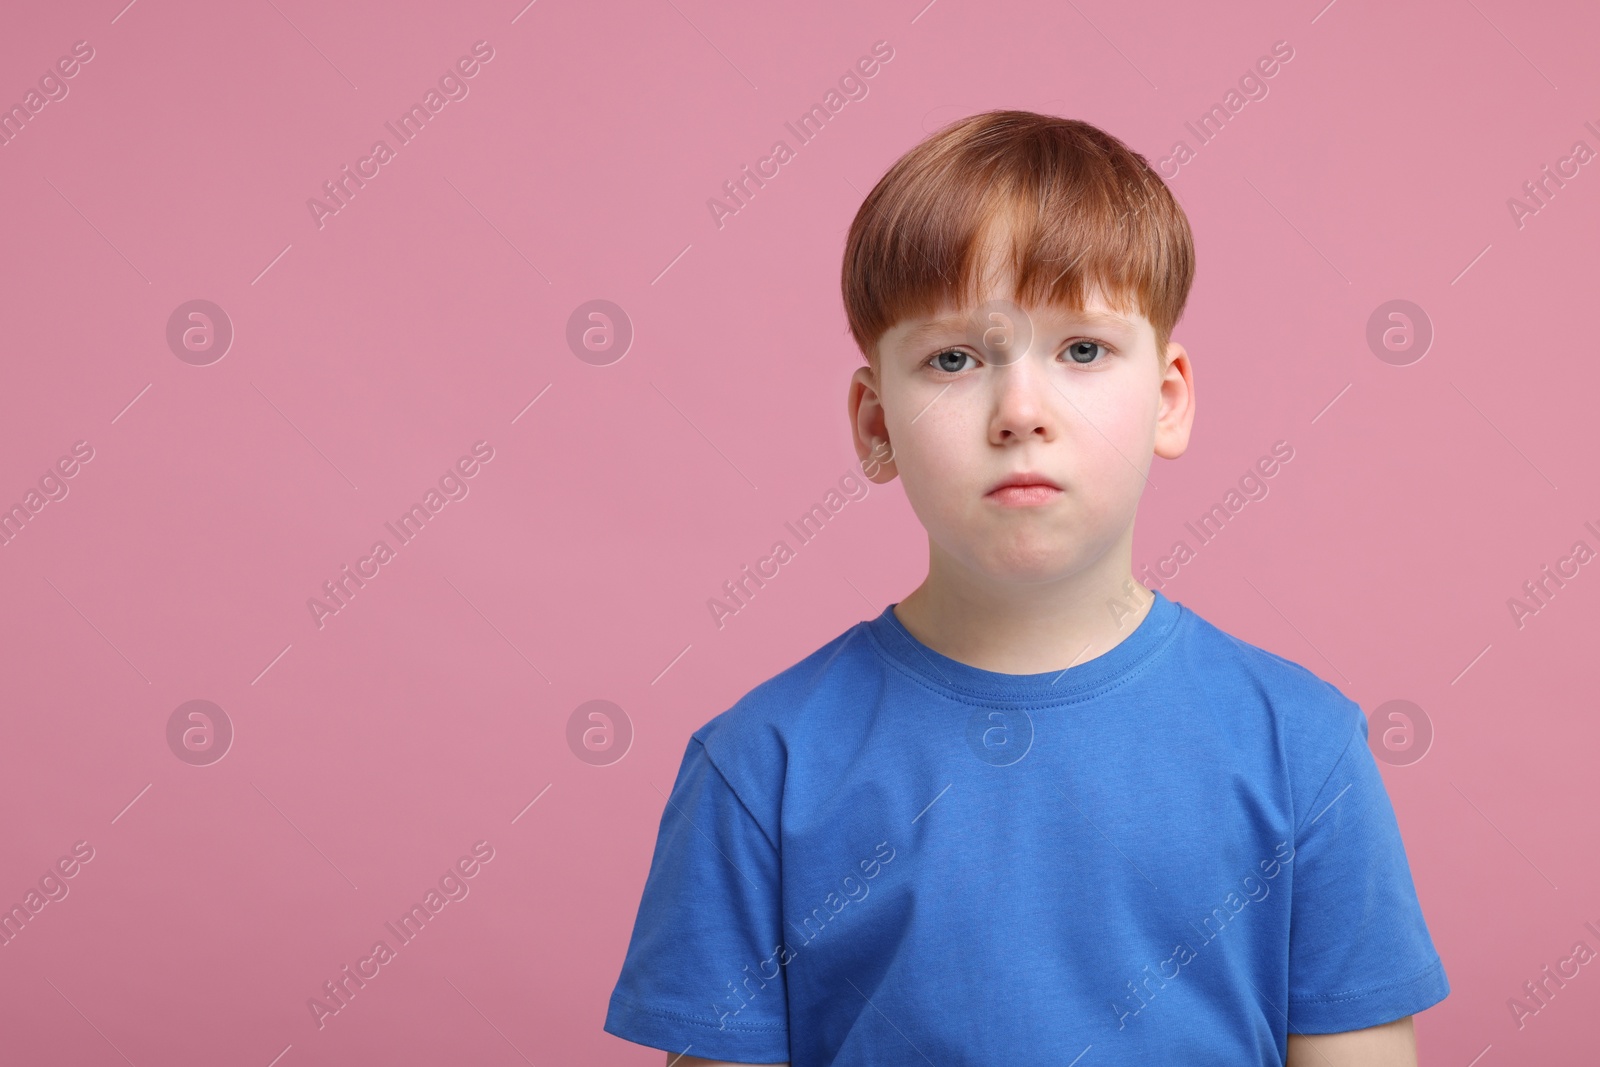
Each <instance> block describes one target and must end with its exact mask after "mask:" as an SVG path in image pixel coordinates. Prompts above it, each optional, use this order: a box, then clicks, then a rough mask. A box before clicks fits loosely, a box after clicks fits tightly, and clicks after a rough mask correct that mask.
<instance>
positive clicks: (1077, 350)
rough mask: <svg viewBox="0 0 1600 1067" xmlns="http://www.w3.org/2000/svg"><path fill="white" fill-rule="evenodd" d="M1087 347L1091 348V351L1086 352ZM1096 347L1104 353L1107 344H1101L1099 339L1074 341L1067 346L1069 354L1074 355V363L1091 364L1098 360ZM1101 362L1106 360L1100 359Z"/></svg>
mask: <svg viewBox="0 0 1600 1067" xmlns="http://www.w3.org/2000/svg"><path fill="white" fill-rule="evenodd" d="M1086 348H1087V349H1089V351H1087V352H1085V351H1084V349H1086ZM1094 349H1099V350H1100V352H1101V353H1102V354H1103V353H1104V352H1105V349H1106V346H1105V345H1103V344H1101V343H1100V342H1099V341H1074V342H1072V343H1071V344H1070V345H1068V346H1067V354H1068V355H1070V356H1071V357H1072V360H1073V362H1074V363H1078V364H1080V365H1083V364H1089V363H1094V362H1096V360H1095V358H1094V357H1095V353H1094ZM1099 362H1104V360H1100V361H1099Z"/></svg>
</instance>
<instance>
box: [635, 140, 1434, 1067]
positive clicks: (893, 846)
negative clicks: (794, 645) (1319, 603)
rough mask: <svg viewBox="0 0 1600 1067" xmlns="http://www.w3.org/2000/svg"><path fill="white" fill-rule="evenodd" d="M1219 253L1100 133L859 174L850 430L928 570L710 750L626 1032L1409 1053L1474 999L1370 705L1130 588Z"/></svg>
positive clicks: (741, 1042) (952, 1045) (1336, 1061)
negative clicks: (1201, 253)
mask: <svg viewBox="0 0 1600 1067" xmlns="http://www.w3.org/2000/svg"><path fill="white" fill-rule="evenodd" d="M1193 274H1194V254H1193V244H1192V238H1191V235H1190V231H1189V226H1188V222H1187V220H1186V218H1185V216H1184V214H1183V211H1182V209H1181V208H1179V206H1178V205H1177V203H1176V201H1175V200H1174V199H1173V198H1172V196H1171V194H1170V192H1169V191H1168V190H1167V188H1166V187H1165V186H1164V185H1163V184H1162V182H1161V180H1160V178H1158V177H1157V176H1156V174H1155V173H1154V172H1153V171H1152V170H1151V169H1150V167H1149V166H1148V164H1147V163H1146V162H1145V160H1144V159H1143V158H1142V157H1141V156H1139V155H1137V154H1135V153H1134V152H1132V151H1130V150H1129V149H1128V148H1127V147H1126V146H1125V145H1124V144H1122V142H1120V141H1118V140H1117V139H1115V138H1113V137H1111V136H1109V135H1108V134H1106V133H1104V132H1102V131H1100V130H1098V129H1096V128H1095V127H1093V126H1090V125H1088V124H1086V123H1082V122H1075V121H1070V120H1066V119H1059V118H1053V117H1049V116H1043V115H1036V114H1032V113H1029V112H1021V111H999V112H989V113H986V114H981V115H975V116H972V117H970V118H968V119H965V120H962V121H960V122H957V123H955V124H953V125H951V126H949V127H947V128H945V129H944V130H941V131H940V132H938V133H937V134H935V135H934V136H932V137H931V138H929V139H928V140H926V141H924V142H923V143H922V144H919V145H918V146H916V147H915V148H914V149H912V151H911V152H909V153H908V154H907V155H906V156H904V157H903V158H902V159H901V160H900V161H898V162H897V163H896V164H895V165H894V167H893V168H891V169H890V171H889V173H888V174H887V175H885V176H884V178H883V180H882V181H880V182H879V183H878V185H877V186H876V187H875V188H874V189H873V191H872V193H871V195H870V196H868V198H867V200H866V202H865V203H864V204H863V205H862V206H861V209H860V212H859V213H858V214H857V216H856V218H855V222H854V224H853V225H852V227H851V229H850V233H849V237H848V240H847V244H846V250H845V259H844V271H843V288H844V302H845V308H846V312H847V315H848V318H849V322H850V327H851V330H852V332H853V334H854V337H855V339H856V342H857V344H858V345H859V346H860V347H861V350H862V352H863V354H864V355H865V356H866V358H867V363H868V365H867V366H866V367H862V368H860V369H858V370H856V372H855V374H854V377H852V379H851V381H850V391H849V413H850V421H851V425H852V429H853V432H854V437H855V446H856V451H857V454H858V455H859V456H860V457H861V458H862V459H863V460H867V459H868V457H869V456H870V457H873V459H872V463H871V467H870V473H869V474H868V477H870V478H871V479H872V480H873V481H874V482H879V483H882V482H887V481H889V480H891V479H893V478H896V477H898V478H900V479H901V481H902V482H903V484H904V486H905V492H906V496H907V498H908V500H909V501H910V503H911V506H912V508H913V510H914V511H915V512H916V514H917V517H918V518H919V519H920V520H921V522H922V524H923V525H924V526H925V527H926V528H927V531H928V576H927V578H926V580H924V581H923V583H922V584H921V585H920V586H919V587H918V588H917V589H915V590H914V591H913V592H911V593H910V594H909V595H907V596H906V597H905V598H904V599H903V600H901V601H899V602H898V603H896V604H891V605H890V606H889V607H888V608H886V609H884V611H883V613H882V614H880V615H879V616H878V617H877V618H875V619H872V620H871V621H867V622H862V623H859V624H857V625H855V626H852V627H851V628H850V629H848V630H846V631H845V632H844V633H842V634H840V635H839V636H838V637H836V638H834V639H833V640H832V641H830V642H828V644H826V645H824V646H823V647H822V648H821V649H819V650H817V651H816V652H815V653H813V654H812V655H810V656H808V657H806V658H805V659H803V660H801V661H800V662H799V663H797V664H795V665H794V666H792V667H790V668H788V669H786V670H784V671H783V672H781V673H780V674H778V675H777V676H776V677H774V678H772V679H771V680H769V681H767V682H765V683H763V684H761V685H760V686H757V687H756V688H755V689H754V690H752V691H751V692H750V693H748V694H746V695H745V696H744V697H743V698H742V699H740V700H739V701H738V703H736V704H735V705H734V706H733V707H732V708H730V709H729V710H727V711H725V712H723V713H722V714H720V715H718V716H716V717H715V718H714V719H712V720H711V721H710V722H708V723H707V724H706V725H704V726H703V727H701V728H700V729H699V730H697V731H696V732H695V733H694V734H693V735H692V736H691V738H690V739H689V743H688V748H687V751H686V752H685V754H684V757H683V761H682V764H681V767H680V769H679V772H678V777H677V780H676V782H675V783H674V785H673V788H672V794H671V796H670V798H669V800H668V803H667V806H666V810H665V811H664V813H663V815H662V819H661V827H660V832H659V836H658V838H657V841H656V846H655V853H654V857H653V859H652V862H651V867H650V874H649V877H648V879H647V881H646V883H645V887H644V893H643V900H642V902H641V904H640V909H639V915H638V919H637V922H636V924H635V926H634V930H633V937H632V940H631V942H630V944H629V946H628V952H627V956H626V959H625V961H624V963H623V967H622V974H621V978H620V980H619V981H618V982H617V986H616V990H615V992H614V993H613V994H612V997H611V1001H610V1006H609V1011H608V1014H607V1016H606V1021H605V1029H606V1030H607V1031H609V1032H610V1033H612V1034H615V1035H618V1036H620V1037H624V1038H627V1039H629V1040H631V1041H634V1042H638V1043H640V1044H644V1045H649V1046H653V1047H655V1048H659V1049H665V1050H667V1053H668V1057H667V1059H668V1062H669V1063H677V1064H679V1065H685V1064H691V1063H693V1064H706V1063H726V1062H734V1063H780V1062H786V1063H790V1064H793V1065H794V1067H823V1065H828V1064H831V1065H835V1067H846V1065H849V1067H855V1065H872V1067H898V1065H908V1067H909V1065H917V1067H925V1065H927V1064H934V1065H937V1067H953V1065H964V1064H965V1065H991V1064H993V1065H998V1064H1021V1065H1035V1064H1047V1063H1048V1064H1056V1065H1061V1067H1066V1065H1067V1064H1080V1065H1082V1067H1093V1065H1097V1064H1147V1063H1172V1064H1184V1065H1186V1067H1199V1065H1204V1064H1215V1065H1227V1067H1240V1065H1242V1064H1285V1063H1287V1064H1288V1065H1289V1067H1313V1065H1314V1067H1345V1065H1349V1067H1355V1065H1358V1064H1359V1065H1361V1067H1412V1065H1414V1064H1415V1063H1416V1052H1415V1042H1414V1037H1413V1033H1412V1029H1411V1015H1412V1014H1413V1013H1414V1012H1418V1011H1421V1010H1422V1009H1424V1008H1426V1007H1429V1006H1430V1005H1432V1004H1435V1003H1437V1002H1439V1001H1440V1000H1442V999H1443V998H1444V997H1445V996H1446V995H1447V994H1448V993H1449V989H1450V987H1449V984H1448V982H1447V980H1446V977H1445V973H1444V968H1443V965H1442V963H1441V962H1440V959H1439V956H1438V954H1437V952H1435V950H1434V946H1433V943H1432V940H1431V939H1430V937H1429V934H1428V930H1427V927H1426V925H1425V923H1424V922H1423V918H1422V913H1421V910H1420V908H1419V906H1418V903H1417V897H1416V892H1415V889H1414V887H1413V883H1412V880H1411V874H1410V870H1409V867H1408V865H1407V861H1406V856H1405V851H1404V848H1403V846H1402V844H1401V840H1400V836H1399V830H1398V827H1397V824H1396V821H1395V816H1394V811H1393V808H1392V807H1391V806H1390V802H1389V798H1388V795H1387V793H1386V792H1385V790H1384V786H1383V782H1382V780H1381V778H1380V777H1379V775H1378V770H1377V766H1376V764H1375V762H1374V760H1373V758H1372V754H1371V752H1370V751H1369V749H1368V747H1367V723H1366V718H1365V716H1364V715H1363V714H1362V712H1361V709H1360V708H1359V707H1358V706H1357V705H1356V704H1355V703H1354V702H1352V701H1351V700H1349V699H1348V698H1346V697H1345V696H1344V695H1343V694H1341V693H1340V692H1339V691H1338V690H1337V689H1335V688H1334V687H1333V686H1332V685H1330V684H1328V683H1326V682H1324V681H1322V680H1320V679H1319V678H1317V677H1316V676H1315V675H1314V674H1312V673H1311V672H1310V671H1308V670H1306V669H1305V668H1303V667H1301V666H1298V665H1297V664H1294V663H1292V662H1290V661H1288V660H1285V659H1283V658H1281V657H1279V656H1276V655H1273V654H1271V653H1269V652H1266V651H1263V650H1261V649H1259V648H1256V647H1255V646H1252V645H1248V644H1245V643H1243V642H1241V641H1238V640H1236V639H1234V638H1232V637H1230V636H1229V635H1227V634H1225V633H1223V632H1222V631H1220V630H1218V629H1216V628H1215V627H1213V626H1212V625H1211V624H1209V623H1207V622H1206V621H1205V620H1204V619H1202V618H1201V617H1200V616H1198V615H1197V614H1195V613H1194V612H1193V611H1191V610H1190V609H1188V608H1186V607H1184V606H1183V605H1181V604H1179V603H1177V602H1176V601H1173V600H1170V599H1168V598H1167V597H1165V596H1164V595H1162V593H1161V592H1160V591H1159V590H1156V591H1151V590H1148V589H1146V588H1144V587H1143V586H1141V585H1138V584H1137V583H1135V582H1134V581H1133V576H1132V541H1133V521H1134V514H1135V510H1136V508H1137V505H1138V502H1139V497H1140V493H1141V491H1142V490H1143V488H1144V485H1145V475H1146V471H1147V470H1148V468H1149V466H1150V461H1151V458H1152V456H1153V455H1159V456H1162V457H1163V458H1166V459H1175V458H1177V457H1178V456H1180V455H1182V454H1183V452H1184V449H1185V448H1186V447H1187V445H1188V441H1189V432H1190V427H1191V424H1192V422H1193V418H1194V384H1193V368H1192V367H1191V365H1190V361H1189V358H1188V355H1187V353H1186V352H1185V351H1184V349H1183V346H1181V345H1179V344H1177V343H1175V342H1172V341H1170V339H1169V338H1170V335H1171V331H1172V328H1173V325H1174V324H1175V323H1176V321H1177V319H1178V317H1179V315H1180V314H1181V312H1182V310H1183V305H1184V302H1185V300H1186V298H1187V296H1188V291H1189V285H1190V282H1191V280H1192V278H1193ZM885 457H887V458H885Z"/></svg>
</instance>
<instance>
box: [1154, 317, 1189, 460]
mask: <svg viewBox="0 0 1600 1067" xmlns="http://www.w3.org/2000/svg"><path fill="white" fill-rule="evenodd" d="M1193 426H1194V368H1193V367H1192V366H1190V364H1189V353H1188V352H1187V351H1186V350H1185V349H1184V347H1183V346H1182V345H1180V344H1178V343H1177V342H1176V341H1169V342H1168V343H1167V370H1166V373H1165V374H1164V375H1162V377H1161V407H1160V408H1159V409H1158V411H1157V412H1156V440H1155V453H1156V455H1158V456H1160V457H1161V458H1162V459H1177V458H1178V457H1179V456H1181V455H1183V453H1184V452H1185V451H1186V450H1187V449H1188V447H1189V431H1190V429H1192V428H1193Z"/></svg>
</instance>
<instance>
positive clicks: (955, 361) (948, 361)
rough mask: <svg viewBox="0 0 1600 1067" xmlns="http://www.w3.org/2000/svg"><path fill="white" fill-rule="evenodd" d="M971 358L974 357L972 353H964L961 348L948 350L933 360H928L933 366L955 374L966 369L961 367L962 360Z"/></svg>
mask: <svg viewBox="0 0 1600 1067" xmlns="http://www.w3.org/2000/svg"><path fill="white" fill-rule="evenodd" d="M971 358H972V355H971V354H970V353H968V352H963V351H961V349H959V348H948V349H945V350H944V351H943V352H940V353H939V354H938V355H936V356H934V357H933V358H932V359H930V360H928V362H929V363H930V364H931V365H933V366H935V367H938V368H939V369H940V370H942V371H949V372H950V373H952V374H954V373H955V372H957V371H960V370H964V369H965V368H964V367H963V366H962V365H961V361H962V360H964V359H971Z"/></svg>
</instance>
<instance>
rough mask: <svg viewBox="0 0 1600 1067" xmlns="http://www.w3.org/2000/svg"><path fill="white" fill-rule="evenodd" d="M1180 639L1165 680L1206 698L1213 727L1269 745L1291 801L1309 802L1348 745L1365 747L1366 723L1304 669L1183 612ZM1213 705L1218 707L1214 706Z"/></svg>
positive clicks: (1357, 708)
mask: <svg viewBox="0 0 1600 1067" xmlns="http://www.w3.org/2000/svg"><path fill="white" fill-rule="evenodd" d="M1183 610H1184V613H1185V614H1186V615H1187V617H1188V622H1189V637H1188V640H1185V641H1183V642H1179V643H1178V647H1177V649H1176V652H1177V655H1178V656H1179V657H1182V658H1180V659H1178V660H1175V661H1174V662H1172V663H1170V664H1168V665H1167V668H1166V669H1167V671H1168V672H1170V673H1169V674H1168V676H1167V678H1166V679H1165V681H1166V682H1167V684H1169V685H1171V684H1173V683H1174V682H1175V681H1176V680H1177V678H1178V677H1179V676H1180V675H1181V676H1182V677H1183V680H1184V685H1185V687H1186V688H1188V689H1190V690H1191V691H1193V690H1196V689H1199V690H1203V691H1204V692H1206V693H1208V694H1214V695H1215V696H1216V699H1217V702H1218V703H1213V704H1211V705H1210V710H1211V713H1212V714H1213V716H1214V717H1215V718H1216V720H1217V722H1218V723H1219V727H1220V728H1225V729H1230V730H1232V731H1234V733H1235V736H1236V737H1239V738H1240V739H1241V742H1243V740H1244V739H1245V738H1247V737H1249V736H1251V735H1255V736H1257V737H1258V738H1259V740H1261V741H1263V742H1266V743H1270V744H1271V745H1272V746H1273V747H1274V748H1275V749H1276V750H1277V751H1278V753H1279V754H1280V756H1281V759H1282V761H1283V763H1284V764H1285V765H1286V766H1287V767H1288V768H1289V770H1290V772H1291V775H1292V777H1293V778H1294V779H1295V780H1296V792H1297V794H1298V793H1299V792H1301V790H1304V789H1306V788H1307V787H1309V788H1310V789H1311V793H1310V794H1308V795H1307V796H1305V797H1303V798H1302V799H1303V800H1305V801H1307V802H1309V800H1310V799H1311V796H1313V795H1315V792H1316V790H1317V789H1318V788H1320V786H1321V785H1322V784H1323V782H1325V781H1326V779H1327V777H1328V775H1329V774H1330V773H1331V772H1332V771H1333V769H1334V768H1335V767H1336V766H1337V765H1338V764H1339V762H1340V760H1341V759H1342V758H1344V756H1345V754H1346V752H1347V751H1348V750H1349V749H1350V748H1351V747H1352V746H1353V745H1356V744H1360V745H1361V746H1362V747H1363V748H1365V747H1366V744H1367V733H1368V726H1367V716H1366V712H1364V711H1363V710H1362V708H1361V705H1360V704H1358V703H1357V702H1356V701H1355V700H1353V699H1351V698H1350V697H1349V696H1347V695H1346V694H1345V693H1344V691H1343V690H1342V689H1340V688H1339V687H1338V686H1336V685H1334V684H1333V683H1332V682H1330V681H1328V680H1327V679H1326V678H1324V677H1322V676H1321V675H1319V674H1317V673H1316V672H1314V671H1312V670H1311V669H1310V668H1308V667H1306V666H1305V665H1303V664H1301V663H1298V662H1296V661H1295V660H1292V659H1289V658H1288V657H1286V656H1281V655H1278V654H1277V653H1275V652H1270V651H1268V650H1267V649H1265V648H1262V647H1261V646H1259V645H1255V644H1252V643H1250V642H1249V641H1246V640H1244V639H1242V638H1239V637H1235V636H1234V635H1233V634H1231V633H1229V632H1228V631H1226V630H1224V629H1222V628H1221V627H1219V626H1217V625H1215V624H1214V623H1212V622H1210V621H1209V620H1207V619H1206V618H1204V617H1203V616H1201V615H1200V614H1199V613H1197V612H1195V611H1193V610H1192V609H1189V608H1184V609H1183ZM1219 704H1220V706H1219Z"/></svg>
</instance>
